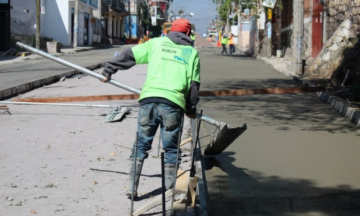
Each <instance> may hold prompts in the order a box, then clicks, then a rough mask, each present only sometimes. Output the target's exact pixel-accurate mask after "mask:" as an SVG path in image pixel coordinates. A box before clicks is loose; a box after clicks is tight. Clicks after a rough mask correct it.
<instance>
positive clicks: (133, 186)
mask: <svg viewBox="0 0 360 216" xmlns="http://www.w3.org/2000/svg"><path fill="white" fill-rule="evenodd" d="M137 143H138V132H137V131H136V138H135V145H134V148H135V149H134V151H135V153H134V157H133V159H134V174H133V181H132V188H131V207H130V216H131V215H132V214H133V211H134V192H135V176H136V159H137V145H138V144H137ZM139 178H140V176H139Z"/></svg>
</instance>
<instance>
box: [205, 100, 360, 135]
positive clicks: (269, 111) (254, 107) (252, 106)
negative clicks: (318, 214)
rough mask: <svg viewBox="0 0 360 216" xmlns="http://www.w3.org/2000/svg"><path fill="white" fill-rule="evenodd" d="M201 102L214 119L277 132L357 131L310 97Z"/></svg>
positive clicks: (331, 109) (320, 102) (330, 108)
mask: <svg viewBox="0 0 360 216" xmlns="http://www.w3.org/2000/svg"><path fill="white" fill-rule="evenodd" d="M201 101H202V104H201V107H204V106H205V107H206V109H207V110H209V107H211V108H212V109H214V110H212V111H211V112H212V114H213V115H214V116H216V118H219V119H221V118H222V117H223V118H229V116H230V117H231V119H233V120H236V119H241V121H243V122H244V123H245V122H246V123H250V122H251V125H252V126H260V125H263V126H276V125H281V126H279V127H278V128H277V129H276V130H290V128H292V127H294V126H296V127H298V128H300V130H302V131H326V132H329V133H352V132H355V131H358V130H359V128H358V127H357V126H356V125H354V124H352V123H351V122H349V120H348V119H346V118H344V117H343V116H342V115H341V114H340V113H338V112H337V111H336V110H334V109H333V108H332V107H330V106H328V105H327V104H324V103H322V101H320V99H319V98H317V97H316V96H315V95H314V94H311V93H308V94H281V95H269V94H268V95H249V96H229V97H202V98H201ZM257 113H258V114H257ZM205 115H206V113H205ZM229 123H230V124H232V123H231V122H229ZM357 136H360V134H358V135H357Z"/></svg>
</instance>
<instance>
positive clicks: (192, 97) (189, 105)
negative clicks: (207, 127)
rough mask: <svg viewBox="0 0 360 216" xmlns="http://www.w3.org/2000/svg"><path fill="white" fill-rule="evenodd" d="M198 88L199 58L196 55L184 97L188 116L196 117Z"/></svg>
mask: <svg viewBox="0 0 360 216" xmlns="http://www.w3.org/2000/svg"><path fill="white" fill-rule="evenodd" d="M199 90H200V59H199V57H198V56H197V57H196V59H195V61H194V66H193V77H192V81H191V83H190V88H189V91H188V95H187V98H186V115H187V116H188V117H189V118H195V117H196V105H197V103H198V102H199Z"/></svg>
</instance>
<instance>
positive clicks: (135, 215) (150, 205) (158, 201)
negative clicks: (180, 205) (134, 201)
mask: <svg viewBox="0 0 360 216" xmlns="http://www.w3.org/2000/svg"><path fill="white" fill-rule="evenodd" d="M172 194H173V193H172V189H169V190H167V191H166V192H165V199H167V198H169V197H171V196H172ZM161 202H162V194H160V195H157V196H156V197H154V198H153V199H151V200H150V201H149V202H147V203H145V205H143V206H141V207H140V208H138V209H136V210H135V211H134V212H133V214H132V215H133V216H138V215H141V214H142V213H144V212H146V211H147V210H149V209H151V208H153V207H154V206H157V205H159V204H161Z"/></svg>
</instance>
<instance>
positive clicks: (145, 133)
mask: <svg viewBox="0 0 360 216" xmlns="http://www.w3.org/2000/svg"><path fill="white" fill-rule="evenodd" d="M183 124H184V111H183V110H182V109H181V108H175V107H171V106H169V105H167V104H163V103H147V104H144V105H142V106H140V110H139V115H138V147H137V155H136V157H137V158H142V159H146V158H148V156H149V154H148V153H147V152H148V151H149V150H150V149H151V144H152V142H153V139H154V136H155V133H156V130H157V129H158V127H159V125H160V134H161V139H162V144H163V149H164V151H165V164H175V163H176V153H177V146H178V139H179V135H181V134H179V132H180V131H182V128H183ZM134 147H135V143H134ZM179 153H181V151H180V152H179ZM130 157H134V148H133V149H132V152H131V156H130ZM179 162H180V158H179Z"/></svg>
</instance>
